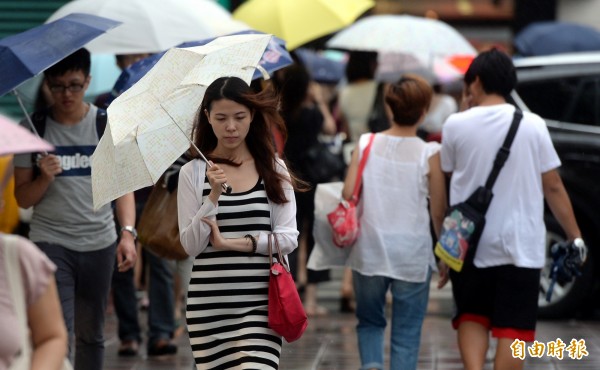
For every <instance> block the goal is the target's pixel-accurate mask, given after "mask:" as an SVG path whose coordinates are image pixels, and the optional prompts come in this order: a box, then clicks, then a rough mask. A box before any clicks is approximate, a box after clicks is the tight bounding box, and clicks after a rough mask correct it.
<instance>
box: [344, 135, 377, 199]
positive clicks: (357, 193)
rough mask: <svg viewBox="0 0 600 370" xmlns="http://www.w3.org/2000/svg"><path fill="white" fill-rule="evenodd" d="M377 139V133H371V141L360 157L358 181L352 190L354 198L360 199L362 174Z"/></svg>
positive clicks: (357, 173)
mask: <svg viewBox="0 0 600 370" xmlns="http://www.w3.org/2000/svg"><path fill="white" fill-rule="evenodd" d="M374 140H375V134H371V136H370V137H369V143H368V144H367V147H366V148H365V151H364V152H363V155H362V158H361V159H360V163H359V165H358V171H357V172H356V182H355V183H354V191H353V192H352V198H350V199H352V200H354V201H356V200H358V197H359V196H360V191H361V189H362V174H363V171H364V170H365V166H366V164H367V159H368V158H369V153H370V152H371V147H372V146H373V141H374Z"/></svg>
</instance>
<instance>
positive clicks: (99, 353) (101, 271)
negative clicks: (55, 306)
mask: <svg viewBox="0 0 600 370" xmlns="http://www.w3.org/2000/svg"><path fill="white" fill-rule="evenodd" d="M36 244H37V245H38V247H39V248H40V249H41V250H42V251H43V252H44V253H46V255H47V256H48V258H50V260H51V261H52V262H54V264H55V265H56V274H55V276H56V285H57V287H58V295H59V297H60V303H61V306H62V311H63V316H64V319H65V324H66V326H67V330H68V333H69V349H72V348H73V346H72V342H73V336H75V361H74V369H75V370H101V369H102V368H103V361H104V311H105V309H106V302H107V300H108V292H109V289H110V280H111V276H112V272H113V266H114V261H115V256H116V244H112V245H110V246H109V247H107V248H104V249H100V250H97V251H93V252H76V251H72V250H69V249H67V248H64V247H63V246H60V245H57V244H51V243H43V242H38V243H36ZM70 357H72V356H70Z"/></svg>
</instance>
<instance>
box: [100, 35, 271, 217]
mask: <svg viewBox="0 0 600 370" xmlns="http://www.w3.org/2000/svg"><path fill="white" fill-rule="evenodd" d="M271 37H272V36H271V35H265V34H248V35H236V36H224V37H220V38H217V39H216V40H214V41H212V42H210V43H209V44H206V45H203V46H198V47H192V48H173V49H171V50H169V51H168V52H167V53H166V54H165V55H164V56H163V57H162V58H161V59H160V60H159V61H158V63H157V64H156V65H155V66H154V67H153V68H152V69H151V70H150V71H149V72H148V73H147V74H146V75H145V76H144V77H142V79H141V80H140V81H138V82H137V83H136V84H135V85H133V86H132V87H131V88H130V89H128V90H127V91H126V92H124V93H123V94H122V95H120V96H119V97H118V98H117V99H115V100H114V101H113V102H112V103H111V105H110V106H109V108H108V125H107V127H106V131H105V133H104V135H103V136H102V139H101V140H100V143H99V144H98V147H97V148H96V151H95V152H94V155H93V156H92V191H93V198H94V208H95V209H98V208H99V207H101V206H102V205H104V204H106V203H108V202H110V201H112V200H114V199H116V198H118V197H120V196H122V195H124V194H126V193H129V192H131V191H134V190H137V189H141V188H143V187H146V186H150V185H152V184H154V183H156V181H158V179H159V178H160V176H161V175H162V174H163V172H164V171H165V170H166V169H167V168H168V167H169V166H170V165H171V164H172V163H173V162H175V160H176V159H177V158H179V157H180V156H181V155H182V154H183V153H184V152H185V151H186V150H187V149H188V148H189V147H190V144H191V141H190V138H191V130H192V125H193V122H194V118H195V115H196V113H197V109H198V108H199V105H200V103H201V102H202V98H203V97H204V92H205V91H206V88H207V87H208V85H210V84H211V83H212V82H213V81H214V80H216V79H217V78H219V77H224V76H236V77H239V78H241V79H243V80H244V81H246V82H247V83H250V81H251V78H252V75H253V74H254V70H255V68H257V66H258V64H259V62H260V59H261V57H262V55H263V53H264V51H265V48H266V47H267V45H268V43H269V41H270V40H271Z"/></svg>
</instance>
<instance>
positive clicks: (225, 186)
mask: <svg viewBox="0 0 600 370" xmlns="http://www.w3.org/2000/svg"><path fill="white" fill-rule="evenodd" d="M160 106H161V107H162V108H163V110H164V111H165V113H167V116H169V118H170V119H171V121H173V123H174V124H175V126H176V127H177V128H178V129H179V131H181V132H182V133H183V136H185V138H186V139H187V141H188V142H189V143H190V144H191V145H192V147H193V148H194V149H195V150H196V151H197V152H198V154H200V157H202V160H204V162H206V165H207V166H208V167H209V168H211V167H212V164H211V163H210V161H209V160H208V159H207V158H206V157H205V156H204V154H203V153H202V152H201V151H200V149H198V147H197V146H196V144H194V142H193V141H192V139H190V138H189V137H188V136H187V134H186V133H185V131H183V129H182V128H181V127H180V126H179V125H178V124H177V121H176V120H175V119H174V118H173V116H171V114H170V113H169V111H168V110H166V109H165V107H164V106H163V105H162V104H160ZM221 186H222V187H223V190H225V192H226V193H227V194H229V193H231V190H232V189H231V186H229V185H227V184H222V185H221Z"/></svg>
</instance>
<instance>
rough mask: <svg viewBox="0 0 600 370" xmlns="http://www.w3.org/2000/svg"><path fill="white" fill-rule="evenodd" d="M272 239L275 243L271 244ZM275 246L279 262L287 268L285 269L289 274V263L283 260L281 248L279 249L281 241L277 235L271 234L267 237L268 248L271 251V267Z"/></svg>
mask: <svg viewBox="0 0 600 370" xmlns="http://www.w3.org/2000/svg"><path fill="white" fill-rule="evenodd" d="M271 238H273V240H274V242H273V243H271ZM273 244H275V249H277V261H279V263H280V264H281V265H282V266H283V267H285V269H286V270H287V271H288V272H289V271H290V266H289V265H288V263H287V261H286V260H285V258H283V255H282V254H281V248H280V247H279V240H277V234H275V233H270V234H269V236H268V237H267V246H268V249H269V265H270V266H273Z"/></svg>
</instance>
